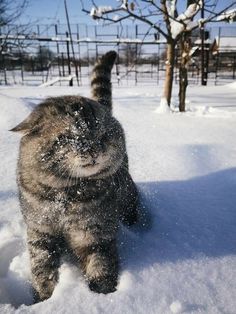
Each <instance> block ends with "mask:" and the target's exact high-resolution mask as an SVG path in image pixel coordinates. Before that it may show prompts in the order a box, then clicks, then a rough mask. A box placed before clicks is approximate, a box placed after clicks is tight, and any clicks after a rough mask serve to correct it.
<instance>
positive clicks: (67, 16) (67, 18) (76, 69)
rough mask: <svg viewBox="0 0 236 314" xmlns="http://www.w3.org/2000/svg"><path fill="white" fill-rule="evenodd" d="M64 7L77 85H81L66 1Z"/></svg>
mask: <svg viewBox="0 0 236 314" xmlns="http://www.w3.org/2000/svg"><path fill="white" fill-rule="evenodd" d="M64 5H65V11H66V20H67V26H68V30H69V35H70V42H71V50H72V55H73V61H74V66H75V75H76V79H77V84H78V85H79V73H78V66H77V61H76V58H75V50H74V45H73V40H72V33H71V27H70V20H69V14H68V9H67V3H66V0H64Z"/></svg>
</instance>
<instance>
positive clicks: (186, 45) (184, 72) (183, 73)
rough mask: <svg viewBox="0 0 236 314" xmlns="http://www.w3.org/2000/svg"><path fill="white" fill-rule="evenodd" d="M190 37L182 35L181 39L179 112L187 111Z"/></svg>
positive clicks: (185, 34)
mask: <svg viewBox="0 0 236 314" xmlns="http://www.w3.org/2000/svg"><path fill="white" fill-rule="evenodd" d="M190 49H191V44H190V35H189V34H187V33H184V34H182V36H181V39H180V65H179V111H180V112H184V111H185V100H186V91H187V86H188V63H189V60H190V55H189V54H190Z"/></svg>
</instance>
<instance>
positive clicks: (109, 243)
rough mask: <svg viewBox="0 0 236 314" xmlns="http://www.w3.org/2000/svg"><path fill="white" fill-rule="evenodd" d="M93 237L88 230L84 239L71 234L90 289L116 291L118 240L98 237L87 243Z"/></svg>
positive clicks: (100, 291) (73, 248) (75, 251)
mask: <svg viewBox="0 0 236 314" xmlns="http://www.w3.org/2000/svg"><path fill="white" fill-rule="evenodd" d="M89 238H90V239H91V238H93V235H89V232H88V231H86V236H85V237H84V241H83V240H82V239H81V237H80V235H79V236H78V237H77V236H76V233H74V232H73V233H72V234H71V236H70V239H71V241H70V246H71V248H72V250H73V251H74V253H75V255H76V256H77V257H78V259H79V262H80V265H81V267H82V270H83V272H84V275H85V277H86V279H87V281H88V284H89V288H90V290H92V291H94V292H97V293H104V294H107V293H111V292H114V291H116V286H117V281H118V268H119V265H118V264H119V263H118V254H117V247H116V241H115V239H113V240H104V239H98V240H96V241H93V242H90V243H88V242H87V243H86V240H88V239H89Z"/></svg>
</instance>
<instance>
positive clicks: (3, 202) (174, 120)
mask: <svg viewBox="0 0 236 314" xmlns="http://www.w3.org/2000/svg"><path fill="white" fill-rule="evenodd" d="M235 92H236V85H235V82H234V83H231V84H229V85H225V86H208V87H200V86H192V87H189V89H188V106H187V107H188V108H187V112H186V113H179V112H178V110H177V109H176V108H174V104H175V103H176V97H177V90H174V97H173V103H172V110H171V114H170V112H163V111H164V110H161V109H160V113H161V114H160V113H158V112H157V111H158V110H157V107H158V106H159V103H160V100H161V94H162V88H161V87H160V86H156V85H153V86H151V85H147V86H145V85H143V86H142V88H140V86H137V87H130V86H129V87H125V86H120V87H118V86H114V115H115V116H116V117H117V118H118V119H119V120H120V121H121V122H122V125H123V127H124V129H125V132H126V138H127V148H128V153H129V160H130V171H131V174H132V176H133V178H134V180H135V182H136V183H137V185H138V188H139V190H140V193H141V196H142V203H143V204H144V205H145V207H146V210H147V211H148V213H149V215H150V218H151V222H152V223H151V226H149V228H147V229H146V230H143V229H142V228H141V227H138V226H136V227H134V228H132V229H131V230H127V229H126V228H125V227H122V228H121V232H120V235H119V254H120V257H121V271H120V279H119V285H118V289H117V291H116V292H115V293H112V294H108V295H100V294H95V293H93V292H91V291H90V290H89V289H88V286H87V284H86V283H85V281H84V279H83V277H82V275H81V273H80V271H79V269H77V267H76V265H72V264H70V262H69V261H63V264H62V266H61V268H60V279H59V283H58V285H57V286H56V289H55V291H54V293H53V295H52V297H51V298H50V299H49V300H47V301H44V302H41V303H38V304H35V305H31V303H32V295H31V290H30V288H31V286H30V266H29V257H28V253H27V249H26V242H25V241H26V234H25V225H24V223H23V221H22V217H21V214H20V210H19V203H18V199H17V188H16V183H15V171H16V162H17V152H18V145H19V139H20V138H19V136H18V135H17V134H13V133H11V132H9V131H8V130H9V129H10V128H12V127H14V126H15V125H16V124H17V123H19V122H20V121H21V120H22V119H23V118H25V117H26V116H27V114H28V113H29V112H30V111H31V110H32V108H33V107H34V106H35V105H36V104H38V103H39V102H40V101H41V100H42V99H44V98H45V97H47V96H56V95H62V94H71V93H72V94H78V93H79V94H81V95H84V96H88V95H89V86H83V87H73V88H72V87H71V88H70V87H66V86H61V87H56V86H49V87H41V88H37V87H27V86H12V87H8V88H5V87H1V88H0V100H1V116H0V132H1V134H0V138H1V150H0V160H1V168H0V182H1V187H0V206H1V210H0V256H1V258H0V313H1V314H11V313H17V314H18V313H20V314H23V313H24V314H29V313H44V314H49V313H50V314H51V313H59V314H60V313H61V314H64V313H70V314H74V313H81V314H87V313H94V314H95V313H97V314H108V313H114V314H120V313H127V314H133V313H140V314H144V313H150V314H162V313H164V314H171V313H207V314H220V313H231V314H233V313H235V308H236V299H235V295H236V283H235V277H236V228H235V224H236V212H235V202H236V196H235V190H236V158H235V154H236V144H235V138H236V128H235V123H236V102H235V97H236V96H235ZM161 103H162V105H163V107H164V105H165V101H164V100H162V101H161Z"/></svg>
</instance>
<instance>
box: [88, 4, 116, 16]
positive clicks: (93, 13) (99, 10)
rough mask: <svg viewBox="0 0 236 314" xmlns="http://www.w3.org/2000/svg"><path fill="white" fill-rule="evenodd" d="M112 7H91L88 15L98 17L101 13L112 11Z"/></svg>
mask: <svg viewBox="0 0 236 314" xmlns="http://www.w3.org/2000/svg"><path fill="white" fill-rule="evenodd" d="M112 10H113V9H112V7H111V6H99V7H97V8H95V7H92V9H91V11H90V15H91V16H92V18H93V19H100V18H101V17H102V15H103V14H107V13H110V12H112Z"/></svg>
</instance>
